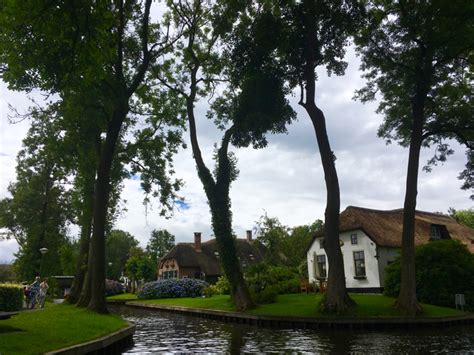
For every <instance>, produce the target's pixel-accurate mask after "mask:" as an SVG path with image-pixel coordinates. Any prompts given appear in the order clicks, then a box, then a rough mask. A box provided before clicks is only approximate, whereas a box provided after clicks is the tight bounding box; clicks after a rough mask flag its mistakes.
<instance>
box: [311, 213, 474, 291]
mask: <svg viewBox="0 0 474 355" xmlns="http://www.w3.org/2000/svg"><path fill="white" fill-rule="evenodd" d="M415 216H416V217H415V245H420V244H424V243H428V242H429V241H431V240H437V239H456V240H459V241H461V242H462V243H464V244H466V245H467V247H468V248H469V250H470V251H471V252H472V253H474V230H473V229H471V228H469V227H466V226H464V225H462V224H459V223H457V222H456V221H455V220H454V219H453V218H451V217H450V216H447V215H443V214H437V213H430V212H423V211H416V215H415ZM402 221H403V209H397V210H389V211H380V210H373V209H368V208H361V207H354V206H349V207H347V208H346V209H345V210H344V211H343V212H342V213H341V214H340V220H339V230H340V234H339V239H340V244H341V251H342V255H343V258H344V272H345V275H346V287H347V288H348V290H349V291H350V292H381V291H382V290H383V284H384V276H385V272H384V270H385V267H386V266H387V264H389V263H390V262H391V261H393V260H394V259H395V257H396V256H397V255H399V252H400V248H401V236H402V227H403V223H402ZM307 259H308V276H309V281H310V282H321V281H327V272H328V261H327V255H326V252H325V250H324V232H323V231H321V232H320V233H317V234H316V235H315V236H314V238H313V240H312V242H311V244H310V246H309V248H308V250H307Z"/></svg>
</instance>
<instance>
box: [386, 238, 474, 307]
mask: <svg viewBox="0 0 474 355" xmlns="http://www.w3.org/2000/svg"><path fill="white" fill-rule="evenodd" d="M415 262H416V292H417V296H418V300H419V301H420V302H424V303H429V304H435V305H439V306H447V307H454V295H455V294H456V293H463V294H465V295H466V305H467V308H471V307H473V306H474V304H472V302H473V301H474V300H472V301H471V300H470V297H471V296H470V295H471V294H472V293H473V292H474V255H473V254H471V253H470V252H469V250H468V249H467V247H466V246H465V245H464V244H462V243H460V242H458V241H454V240H440V241H433V242H430V243H428V244H425V245H421V246H419V247H417V248H416V252H415ZM399 291H400V258H398V259H397V260H395V262H393V263H392V264H390V265H389V266H388V267H387V268H386V278H385V294H386V295H389V296H394V297H396V296H398V292H399ZM468 296H469V297H468ZM470 303H471V304H470Z"/></svg>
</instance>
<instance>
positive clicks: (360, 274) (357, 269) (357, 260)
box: [352, 250, 367, 279]
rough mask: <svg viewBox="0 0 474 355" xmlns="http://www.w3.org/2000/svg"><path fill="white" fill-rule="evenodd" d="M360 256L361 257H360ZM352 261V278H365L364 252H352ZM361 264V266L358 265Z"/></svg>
mask: <svg viewBox="0 0 474 355" xmlns="http://www.w3.org/2000/svg"><path fill="white" fill-rule="evenodd" d="M360 256H362V257H360ZM352 257H353V260H354V278H355V279H365V278H367V270H366V267H365V266H366V265H365V252H364V251H363V250H357V251H354V252H352ZM361 263H362V266H361V265H360V264H361Z"/></svg>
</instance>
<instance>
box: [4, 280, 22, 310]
mask: <svg viewBox="0 0 474 355" xmlns="http://www.w3.org/2000/svg"><path fill="white" fill-rule="evenodd" d="M22 307H23V287H22V286H21V285H17V284H10V283H3V284H0V311H4V312H9V311H18V310H20V309H21V308H22Z"/></svg>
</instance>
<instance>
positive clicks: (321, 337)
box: [110, 306, 474, 354]
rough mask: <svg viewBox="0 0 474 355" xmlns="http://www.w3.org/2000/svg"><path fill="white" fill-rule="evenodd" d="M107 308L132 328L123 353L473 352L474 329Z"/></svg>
mask: <svg viewBox="0 0 474 355" xmlns="http://www.w3.org/2000/svg"><path fill="white" fill-rule="evenodd" d="M110 309H111V311H113V312H116V313H118V314H120V315H121V316H122V317H124V318H125V319H127V320H128V321H131V322H133V323H135V324H136V331H135V335H134V346H133V347H132V348H131V349H129V350H128V351H127V353H149V354H152V353H163V352H178V353H189V352H203V353H206V352H207V353H222V352H227V353H233V354H235V353H243V352H245V353H248V352H254V353H269V352H311V353H337V354H339V353H349V352H365V353H389V354H401V353H407V354H408V353H409V354H412V353H428V352H431V353H440V352H441V353H443V352H444V353H446V352H447V353H452V352H461V353H463V352H464V353H465V352H472V351H474V325H464V326H451V327H442V328H433V327H429V328H424V329H413V328H410V329H407V330H403V329H397V330H383V331H366V330H353V331H350V330H321V329H319V330H313V329H277V328H261V327H255V326H248V325H243V324H235V323H223V322H220V321H215V320H209V319H204V318H197V317H190V316H184V315H179V314H172V313H165V312H160V311H155V310H146V309H137V308H129V307H126V306H110Z"/></svg>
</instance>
